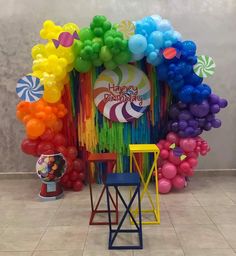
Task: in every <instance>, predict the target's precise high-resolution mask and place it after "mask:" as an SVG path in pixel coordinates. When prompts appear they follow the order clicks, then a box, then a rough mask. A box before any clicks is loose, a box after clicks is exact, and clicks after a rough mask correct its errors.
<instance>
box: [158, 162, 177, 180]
mask: <svg viewBox="0 0 236 256" xmlns="http://www.w3.org/2000/svg"><path fill="white" fill-rule="evenodd" d="M161 171H162V174H163V176H164V177H165V178H167V179H173V178H174V177H175V175H176V173H177V169H176V166H175V165H173V164H172V163H166V164H164V165H163V166H162V169H161Z"/></svg>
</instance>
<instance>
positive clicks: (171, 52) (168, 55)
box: [163, 47, 177, 60]
mask: <svg viewBox="0 0 236 256" xmlns="http://www.w3.org/2000/svg"><path fill="white" fill-rule="evenodd" d="M176 55H177V50H176V49H175V48H174V47H168V48H166V49H165V50H164V51H163V56H164V58H165V59H167V60H171V59H173V58H174V57H176Z"/></svg>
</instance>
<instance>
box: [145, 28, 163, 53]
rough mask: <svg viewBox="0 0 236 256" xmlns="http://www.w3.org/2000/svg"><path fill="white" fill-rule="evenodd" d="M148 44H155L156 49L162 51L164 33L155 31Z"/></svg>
mask: <svg viewBox="0 0 236 256" xmlns="http://www.w3.org/2000/svg"><path fill="white" fill-rule="evenodd" d="M148 43H150V44H153V45H154V46H155V48H157V49H160V48H162V47H163V46H164V39H163V33H162V32H160V31H154V32H152V33H151V35H150V36H149V37H148Z"/></svg>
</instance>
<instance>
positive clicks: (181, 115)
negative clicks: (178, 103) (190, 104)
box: [179, 110, 193, 121]
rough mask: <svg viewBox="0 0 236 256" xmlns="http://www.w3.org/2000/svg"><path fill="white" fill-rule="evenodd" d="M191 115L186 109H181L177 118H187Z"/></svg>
mask: <svg viewBox="0 0 236 256" xmlns="http://www.w3.org/2000/svg"><path fill="white" fill-rule="evenodd" d="M192 117H193V116H192V114H191V113H190V112H189V111H188V110H182V111H181V112H180V114H179V120H186V121H187V120H189V119H191V118H192Z"/></svg>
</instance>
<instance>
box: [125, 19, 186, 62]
mask: <svg viewBox="0 0 236 256" xmlns="http://www.w3.org/2000/svg"><path fill="white" fill-rule="evenodd" d="M135 27H136V29H135V35H133V36H131V37H130V38H129V50H130V51H131V52H132V53H133V56H132V59H133V60H134V61H137V60H141V59H142V58H143V57H144V56H146V58H147V62H148V63H150V64H152V65H154V66H157V65H159V64H160V63H162V61H163V57H162V51H163V49H165V48H168V47H170V46H171V45H173V44H175V43H176V42H177V41H179V40H181V35H180V33H179V32H177V31H174V29H173V27H172V25H171V24H170V22H169V21H168V20H165V19H162V18H161V17H160V16H158V15H153V16H151V17H150V16H148V17H145V18H143V19H142V20H139V21H137V22H136V23H135Z"/></svg>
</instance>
